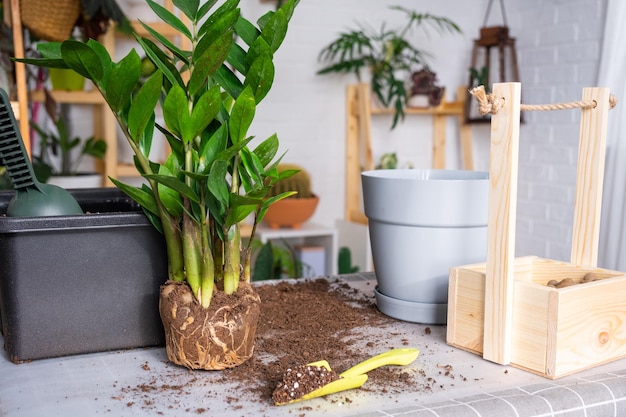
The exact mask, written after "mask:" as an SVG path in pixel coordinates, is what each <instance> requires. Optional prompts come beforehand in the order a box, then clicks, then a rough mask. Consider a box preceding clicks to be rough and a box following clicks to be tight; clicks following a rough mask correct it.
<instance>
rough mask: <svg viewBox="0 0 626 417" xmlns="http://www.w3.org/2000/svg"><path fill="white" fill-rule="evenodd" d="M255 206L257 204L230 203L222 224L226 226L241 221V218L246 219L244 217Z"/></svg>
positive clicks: (252, 210) (250, 212) (251, 211)
mask: <svg viewBox="0 0 626 417" xmlns="http://www.w3.org/2000/svg"><path fill="white" fill-rule="evenodd" d="M231 195H232V194H231ZM256 208H257V204H249V205H236V206H233V205H232V203H231V208H230V209H229V210H228V214H227V215H226V222H225V223H224V225H225V226H226V227H227V228H228V227H231V226H234V225H236V224H237V223H241V222H242V221H243V220H245V219H246V217H248V216H249V215H250V214H252V213H254V211H255V210H256Z"/></svg>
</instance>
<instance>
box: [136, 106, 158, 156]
mask: <svg viewBox="0 0 626 417" xmlns="http://www.w3.org/2000/svg"><path fill="white" fill-rule="evenodd" d="M155 119H156V116H155V114H154V112H152V115H151V118H150V120H148V123H146V128H145V129H144V131H143V133H142V134H141V136H140V138H139V151H140V152H141V154H142V155H144V156H145V157H146V158H150V150H151V149H152V138H153V137H154V122H155Z"/></svg>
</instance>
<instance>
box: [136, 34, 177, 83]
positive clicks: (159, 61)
mask: <svg viewBox="0 0 626 417" xmlns="http://www.w3.org/2000/svg"><path fill="white" fill-rule="evenodd" d="M137 42H139V45H141V48H142V49H143V50H144V52H145V53H146V55H147V56H148V57H149V58H150V59H151V60H152V62H154V64H155V65H156V66H157V68H158V69H160V70H161V71H162V72H163V75H164V76H165V78H167V80H168V81H169V82H170V83H171V84H172V85H175V84H176V85H180V86H181V87H182V86H184V85H185V82H184V81H183V78H182V76H181V75H180V73H179V72H178V69H177V68H176V66H175V65H174V64H173V63H172V62H171V61H170V57H169V56H168V55H167V54H165V52H163V51H162V50H161V49H160V48H159V47H158V46H157V45H156V44H155V43H154V42H152V41H151V40H150V39H146V38H137Z"/></svg>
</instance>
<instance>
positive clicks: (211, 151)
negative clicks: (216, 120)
mask: <svg viewBox="0 0 626 417" xmlns="http://www.w3.org/2000/svg"><path fill="white" fill-rule="evenodd" d="M227 144H228V127H227V125H226V124H223V125H221V126H220V127H219V129H217V131H215V133H213V135H212V136H211V137H210V138H209V139H208V140H206V141H205V142H204V144H203V146H202V147H201V148H200V159H199V161H198V171H199V172H201V173H208V172H209V169H210V167H211V164H213V161H215V159H216V157H217V155H218V154H219V153H220V152H222V151H223V150H224V149H226V146H227Z"/></svg>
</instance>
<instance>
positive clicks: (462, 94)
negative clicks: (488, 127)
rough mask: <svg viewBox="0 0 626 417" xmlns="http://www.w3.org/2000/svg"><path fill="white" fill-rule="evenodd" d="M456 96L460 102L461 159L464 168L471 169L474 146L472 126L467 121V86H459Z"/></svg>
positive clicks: (472, 166)
mask: <svg viewBox="0 0 626 417" xmlns="http://www.w3.org/2000/svg"><path fill="white" fill-rule="evenodd" d="M456 96H457V97H458V100H459V101H458V102H459V109H460V113H459V136H460V139H461V161H462V167H463V169H466V170H468V171H471V170H473V169H474V146H473V144H472V126H471V125H469V124H468V123H465V112H464V111H463V109H464V108H465V100H466V97H467V88H466V87H459V88H458V89H457V93H456Z"/></svg>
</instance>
